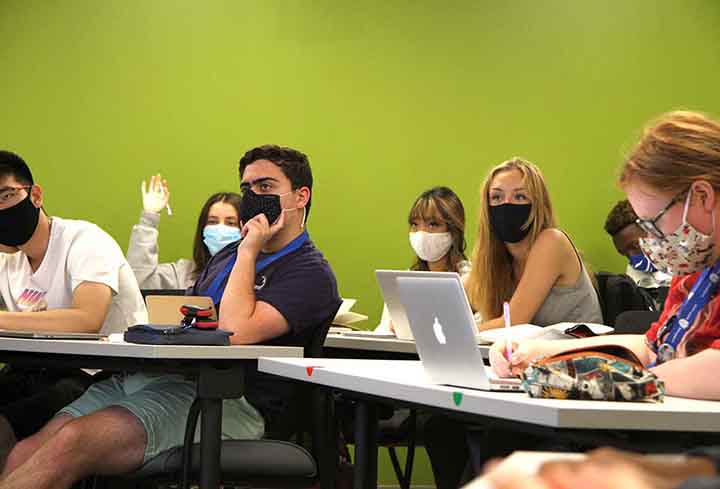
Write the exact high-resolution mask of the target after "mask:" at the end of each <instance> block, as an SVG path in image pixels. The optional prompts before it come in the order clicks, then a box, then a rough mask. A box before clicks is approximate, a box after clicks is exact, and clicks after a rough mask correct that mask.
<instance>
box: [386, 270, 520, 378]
mask: <svg viewBox="0 0 720 489" xmlns="http://www.w3.org/2000/svg"><path fill="white" fill-rule="evenodd" d="M397 288H398V294H399V296H400V300H401V302H402V304H403V306H404V308H405V312H406V314H407V318H408V321H409V323H410V328H411V329H412V332H413V336H414V337H415V345H416V347H417V351H418V355H419V356H420V360H421V361H422V365H423V368H424V369H425V373H426V374H427V376H428V377H429V378H430V380H431V382H433V383H436V384H443V385H453V386H458V387H469V388H471V389H481V390H493V391H495V390H499V391H522V387H521V386H520V379H517V378H510V379H501V378H498V377H497V376H496V375H495V374H494V373H493V371H492V369H491V368H490V367H486V366H485V363H484V362H483V358H482V354H481V353H480V350H479V349H478V347H477V345H476V343H475V321H474V319H473V314H472V310H471V309H470V303H469V302H468V300H467V296H466V295H465V290H464V289H463V286H462V282H461V281H460V277H459V276H457V275H456V277H453V278H447V277H440V276H438V274H436V273H432V274H430V275H429V276H426V277H398V279H397Z"/></svg>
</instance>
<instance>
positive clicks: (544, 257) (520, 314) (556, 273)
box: [478, 229, 582, 331]
mask: <svg viewBox="0 0 720 489" xmlns="http://www.w3.org/2000/svg"><path fill="white" fill-rule="evenodd" d="M578 269H580V272H582V269H581V268H580V264H579V263H578V259H577V256H576V255H575V251H574V250H573V248H572V245H570V243H569V242H568V239H567V238H566V237H565V235H563V234H562V232H561V231H558V230H556V229H546V230H545V231H543V232H542V233H541V234H540V236H538V239H537V241H535V244H534V245H533V247H532V248H531V249H530V252H529V253H528V257H527V262H526V264H525V270H524V271H523V274H522V277H520V282H519V283H518V286H517V288H516V289H515V293H514V294H513V296H512V298H511V299H510V318H511V320H512V324H524V323H529V322H530V321H531V320H532V318H533V317H534V316H535V313H536V312H537V311H538V309H540V306H541V305H542V303H543V302H545V298H546V297H547V296H548V294H549V293H550V289H552V287H553V285H555V283H556V282H557V281H558V279H560V278H561V277H562V276H564V275H570V274H571V273H570V272H572V271H575V272H577V270H578ZM575 275H577V273H575ZM503 325H504V321H503V318H502V317H498V318H494V319H491V320H489V321H486V322H484V323H480V324H479V325H478V330H480V331H484V330H487V329H494V328H500V327H502V326H503Z"/></svg>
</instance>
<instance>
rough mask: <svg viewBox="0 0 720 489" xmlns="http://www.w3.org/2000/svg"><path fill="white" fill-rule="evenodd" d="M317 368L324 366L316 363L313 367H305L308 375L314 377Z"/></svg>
mask: <svg viewBox="0 0 720 489" xmlns="http://www.w3.org/2000/svg"><path fill="white" fill-rule="evenodd" d="M316 368H322V366H319V365H315V366H313V367H305V371H306V372H307V374H308V377H312V374H313V372H314V371H315V369H316Z"/></svg>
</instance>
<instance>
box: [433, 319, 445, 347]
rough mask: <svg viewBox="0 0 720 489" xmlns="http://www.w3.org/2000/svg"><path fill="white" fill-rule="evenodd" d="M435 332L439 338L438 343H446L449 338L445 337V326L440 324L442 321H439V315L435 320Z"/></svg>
mask: <svg viewBox="0 0 720 489" xmlns="http://www.w3.org/2000/svg"><path fill="white" fill-rule="evenodd" d="M432 328H433V333H435V338H437V340H438V343H440V344H441V345H444V344H445V343H446V342H447V340H446V339H445V333H443V327H442V324H440V321H438V318H437V316H435V321H434V322H433V326H432Z"/></svg>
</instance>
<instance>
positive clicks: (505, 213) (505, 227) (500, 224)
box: [490, 204, 532, 243]
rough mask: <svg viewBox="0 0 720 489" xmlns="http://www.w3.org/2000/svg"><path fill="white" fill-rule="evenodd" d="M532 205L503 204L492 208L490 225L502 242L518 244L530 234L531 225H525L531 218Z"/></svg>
mask: <svg viewBox="0 0 720 489" xmlns="http://www.w3.org/2000/svg"><path fill="white" fill-rule="evenodd" d="M531 210H532V205H531V204H502V205H496V206H490V225H491V226H492V229H493V232H495V234H496V235H497V237H498V239H499V240H500V241H503V242H505V243H518V242H520V241H522V240H523V239H524V238H525V236H527V235H528V233H529V232H530V224H529V225H528V226H527V227H526V228H524V229H523V225H524V224H525V223H526V222H527V220H528V217H530V211H531Z"/></svg>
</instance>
